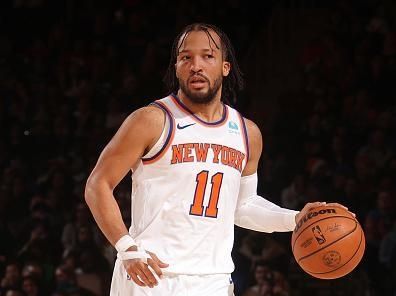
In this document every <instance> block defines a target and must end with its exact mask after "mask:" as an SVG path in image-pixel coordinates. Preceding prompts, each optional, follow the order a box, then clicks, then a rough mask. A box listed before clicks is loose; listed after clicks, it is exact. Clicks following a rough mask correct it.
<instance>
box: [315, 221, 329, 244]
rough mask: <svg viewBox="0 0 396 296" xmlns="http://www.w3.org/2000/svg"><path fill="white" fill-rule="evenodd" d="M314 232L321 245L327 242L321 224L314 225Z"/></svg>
mask: <svg viewBox="0 0 396 296" xmlns="http://www.w3.org/2000/svg"><path fill="white" fill-rule="evenodd" d="M312 233H313V234H314V236H315V238H316V241H317V242H318V244H319V245H321V244H323V243H325V242H326V239H325V237H324V235H323V233H322V231H321V230H320V227H319V225H316V226H314V227H312Z"/></svg>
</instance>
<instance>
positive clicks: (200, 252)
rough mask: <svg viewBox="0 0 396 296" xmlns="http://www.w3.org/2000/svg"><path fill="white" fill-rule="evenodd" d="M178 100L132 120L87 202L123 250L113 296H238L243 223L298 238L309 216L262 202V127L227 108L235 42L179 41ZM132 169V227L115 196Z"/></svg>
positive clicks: (199, 27)
mask: <svg viewBox="0 0 396 296" xmlns="http://www.w3.org/2000/svg"><path fill="white" fill-rule="evenodd" d="M166 78H167V81H168V83H169V87H170V89H171V94H169V95H168V96H167V97H165V98H163V99H160V100H157V101H155V102H153V103H152V104H151V105H149V106H147V107H144V108H141V109H139V110H137V111H135V112H133V113H132V114H131V115H130V116H129V117H128V118H127V119H126V120H125V122H124V123H123V124H122V126H121V127H120V129H119V130H118V132H117V133H116V134H115V136H114V137H113V139H112V140H111V141H110V143H109V144H108V145H107V146H106V148H105V149H104V150H103V152H102V154H101V155H100V157H99V160H98V162H97V164H96V166H95V168H94V169H93V171H92V173H91V175H90V177H89V179H88V181H87V185H86V190H85V198H86V201H87V203H88V205H89V207H90V209H91V211H92V213H93V216H94V217H95V220H96V222H97V223H98V225H99V227H100V228H101V230H102V231H103V233H104V234H105V235H106V237H107V239H108V240H109V241H110V242H111V243H112V244H113V245H114V246H115V248H116V249H117V251H118V255H117V260H116V263H115V267H114V273H113V279H112V285H111V292H110V295H120V296H122V295H128V296H131V295H132V296H135V295H211V296H216V295H219V296H220V295H224V296H225V295H233V285H232V280H231V277H230V274H231V272H232V271H233V269H234V265H233V262H232V259H231V249H232V245H233V239H234V237H233V235H234V224H236V225H239V226H241V227H245V228H248V229H253V230H256V231H262V232H273V231H291V230H293V228H294V227H295V225H296V219H298V217H299V216H300V215H304V213H306V211H308V210H309V209H310V208H312V207H316V206H319V205H322V204H323V203H319V202H316V203H310V204H307V205H306V206H305V207H304V208H303V209H302V211H301V212H296V211H292V210H288V209H284V208H280V207H279V206H277V205H275V204H273V203H271V202H269V201H267V200H265V199H264V198H262V197H260V196H257V193H256V188H257V173H256V171H257V166H258V162H259V158H260V154H261V150H262V139H261V133H260V131H259V129H258V127H257V126H256V125H255V124H254V123H253V122H251V121H250V120H248V119H245V118H243V117H242V116H241V115H240V114H239V113H238V112H237V111H236V110H234V109H232V108H231V107H229V106H227V105H226V104H225V102H227V101H230V100H233V99H234V96H235V89H236V88H237V87H240V86H242V77H241V73H240V70H239V68H238V64H237V61H236V59H235V55H234V50H233V48H232V45H231V43H230V41H229V39H228V37H227V36H226V35H225V34H224V33H223V32H222V31H221V30H220V29H218V28H217V27H215V26H212V25H207V24H192V25H189V26H187V27H186V28H184V30H182V32H181V33H180V34H179V36H177V38H176V40H175V42H174V45H173V48H172V56H171V60H170V65H169V69H168V73H167V76H166ZM129 170H132V213H131V217H132V221H131V226H130V228H129V231H128V230H127V228H126V226H125V225H124V223H123V222H122V217H121V213H120V209H119V208H118V206H117V202H116V200H115V199H114V196H113V190H114V188H115V187H116V186H117V184H118V183H119V182H120V181H121V180H122V179H123V177H124V176H125V175H126V174H127V173H128V171H129Z"/></svg>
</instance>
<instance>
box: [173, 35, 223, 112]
mask: <svg viewBox="0 0 396 296" xmlns="http://www.w3.org/2000/svg"><path fill="white" fill-rule="evenodd" d="M209 33H210V35H211V36H212V38H213V39H214V41H215V42H216V44H217V45H218V46H219V47H221V42H220V37H219V36H218V35H217V34H216V33H215V32H213V31H212V30H209ZM183 37H184V36H182V37H181V38H180V41H179V42H181V40H183ZM216 44H215V43H214V42H213V40H212V39H211V38H210V36H208V34H207V33H206V32H205V31H191V32H189V33H188V34H187V36H186V37H185V38H184V41H183V43H182V44H180V43H179V53H178V56H177V60H176V64H175V67H176V76H177V78H178V80H179V85H180V89H181V91H182V92H183V94H184V95H186V96H187V98H188V99H190V100H191V101H192V102H194V103H196V104H208V103H210V102H211V101H212V100H213V99H214V97H215V96H216V95H217V94H218V93H219V91H221V86H222V82H223V77H224V76H227V75H228V74H229V71H230V63H229V62H226V61H224V60H223V55H222V49H221V48H217V47H216Z"/></svg>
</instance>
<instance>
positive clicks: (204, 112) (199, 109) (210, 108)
mask: <svg viewBox="0 0 396 296" xmlns="http://www.w3.org/2000/svg"><path fill="white" fill-rule="evenodd" d="M177 97H178V98H179V99H180V101H181V102H182V103H183V104H184V105H185V106H186V107H187V108H188V109H190V110H191V111H192V112H193V113H194V114H195V115H196V116H197V117H199V118H200V119H202V120H204V121H206V122H216V121H218V120H220V119H221V118H222V116H223V111H224V107H223V103H222V102H221V89H220V90H219V91H218V93H217V94H216V96H215V97H214V98H213V100H212V101H210V102H209V103H207V104H197V103H194V102H193V101H191V100H190V99H189V98H188V97H187V96H186V94H184V93H183V92H182V91H181V90H180V89H179V91H178V92H177Z"/></svg>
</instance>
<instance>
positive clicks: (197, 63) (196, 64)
mask: <svg viewBox="0 0 396 296" xmlns="http://www.w3.org/2000/svg"><path fill="white" fill-rule="evenodd" d="M190 70H191V72H193V73H198V72H200V71H202V64H201V60H200V58H199V57H197V56H195V57H193V58H192V59H191V66H190Z"/></svg>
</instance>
